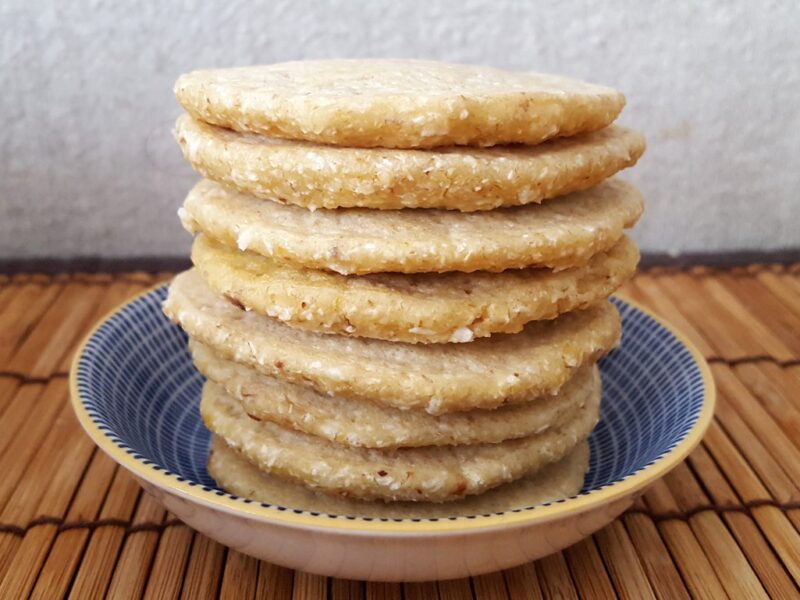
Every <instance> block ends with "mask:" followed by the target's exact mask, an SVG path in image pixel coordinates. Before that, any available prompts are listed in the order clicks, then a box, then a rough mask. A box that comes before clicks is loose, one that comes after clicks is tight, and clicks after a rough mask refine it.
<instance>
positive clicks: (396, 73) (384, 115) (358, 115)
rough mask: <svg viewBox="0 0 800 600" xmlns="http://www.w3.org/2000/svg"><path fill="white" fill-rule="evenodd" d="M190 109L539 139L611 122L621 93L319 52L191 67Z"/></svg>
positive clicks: (278, 126)
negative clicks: (326, 56)
mask: <svg viewBox="0 0 800 600" xmlns="http://www.w3.org/2000/svg"><path fill="white" fill-rule="evenodd" d="M175 95H176V96H177V98H178V102H180V104H181V105H182V106H183V107H184V108H185V109H186V111H187V112H188V113H189V114H191V115H192V116H193V117H195V118H197V119H200V120H202V121H206V122H207V123H212V124H214V125H221V126H223V127H227V128H229V129H234V130H236V131H251V132H255V133H263V134H266V135H270V136H274V137H280V138H289V139H295V140H306V141H313V142H322V143H325V144H333V145H339V146H359V147H384V148H432V147H436V146H449V145H473V146H493V145H495V144H508V143H522V144H537V143H539V142H541V141H544V140H546V139H549V138H553V137H565V136H571V135H575V134H578V133H583V132H588V131H596V130H598V129H602V128H603V127H605V126H607V125H609V124H610V123H611V122H613V121H614V119H615V118H616V117H617V115H618V114H619V113H620V111H621V110H622V108H623V106H624V105H625V97H624V96H623V95H622V94H621V93H620V92H617V91H615V90H612V89H610V88H607V87H603V86H599V85H593V84H589V83H584V82H581V81H575V80H571V79H567V78H564V77H559V76H555V75H546V74H539V73H523V72H512V71H504V70H501V69H495V68H491V67H482V66H467V65H454V64H444V63H438V62H433V61H424V60H387V59H370V60H317V61H298V62H288V63H281V64H274V65H262V66H252V67H240V68H233V69H213V70H202V71H193V72H191V73H187V74H185V75H182V76H181V77H180V78H179V79H178V81H177V82H176V84H175Z"/></svg>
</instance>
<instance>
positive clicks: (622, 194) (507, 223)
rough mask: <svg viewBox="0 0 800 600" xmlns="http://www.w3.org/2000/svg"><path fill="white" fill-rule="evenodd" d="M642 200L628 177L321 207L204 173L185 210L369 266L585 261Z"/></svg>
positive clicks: (196, 217) (353, 270)
mask: <svg viewBox="0 0 800 600" xmlns="http://www.w3.org/2000/svg"><path fill="white" fill-rule="evenodd" d="M642 209H643V204H642V197H641V194H640V193H639V191H638V190H637V189H636V188H635V187H633V186H632V185H631V184H629V183H625V182H623V181H621V180H618V179H611V180H607V181H604V182H603V183H601V184H599V185H598V186H596V187H594V188H592V189H589V190H585V191H583V192H576V193H574V194H569V195H567V196H562V197H561V198H558V199H555V200H552V201H549V202H545V203H543V204H529V205H527V206H518V207H512V208H501V209H497V210H492V211H486V212H477V213H461V212H457V211H447V210H433V209H406V210H397V211H378V210H369V209H360V208H349V209H338V210H326V209H319V210H317V211H313V212H312V211H308V210H306V209H304V208H301V207H298V206H288V205H282V204H279V203H277V202H271V201H267V200H261V199H259V198H254V197H252V196H247V195H245V194H240V193H237V192H234V191H231V190H229V189H227V188H225V187H223V186H221V185H220V184H218V183H214V182H212V181H209V180H203V181H201V182H199V183H198V184H197V185H196V186H195V187H194V188H193V189H192V191H191V192H189V195H188V196H187V197H186V200H185V201H184V204H183V207H182V208H181V209H180V210H179V213H178V214H179V215H180V217H181V221H182V223H183V226H184V227H185V228H186V229H187V230H188V231H190V232H202V233H206V234H208V235H209V236H210V237H212V238H214V239H216V240H218V241H220V242H222V243H224V244H226V245H228V246H232V247H238V248H239V249H240V250H250V251H252V252H255V253H257V254H261V255H263V256H266V257H271V258H280V259H286V260H290V261H292V262H294V263H296V264H299V265H302V266H305V267H308V268H313V269H325V270H329V271H335V272H337V273H341V274H345V275H347V274H357V275H360V274H366V273H385V272H398V273H423V272H445V271H464V272H472V271H478V270H484V271H491V272H498V271H504V270H506V269H515V268H523V267H534V266H535V267H552V268H558V269H563V268H568V267H575V266H581V265H584V264H586V263H587V262H588V261H589V259H591V257H592V256H594V255H595V254H597V253H598V252H605V251H607V250H609V249H610V248H611V247H612V246H614V244H616V243H617V242H618V241H619V239H620V238H621V237H622V235H623V232H624V230H625V228H627V227H631V226H633V225H634V223H636V221H637V220H638V219H639V216H640V215H641V213H642Z"/></svg>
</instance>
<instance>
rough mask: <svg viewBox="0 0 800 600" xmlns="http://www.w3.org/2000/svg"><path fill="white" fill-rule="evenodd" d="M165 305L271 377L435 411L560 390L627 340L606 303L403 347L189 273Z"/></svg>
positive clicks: (224, 351)
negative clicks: (281, 312) (309, 322)
mask: <svg viewBox="0 0 800 600" xmlns="http://www.w3.org/2000/svg"><path fill="white" fill-rule="evenodd" d="M164 311H165V313H166V314H167V316H169V317H170V318H171V319H172V320H173V321H175V322H176V323H178V324H179V325H180V326H181V327H183V329H184V330H185V331H186V332H187V333H188V334H189V335H190V336H191V337H193V338H195V339H197V340H198V341H200V342H203V343H205V344H206V345H208V346H210V347H211V348H212V349H213V350H214V351H215V352H216V353H217V354H219V355H220V356H222V357H223V358H227V359H229V360H235V361H237V362H240V363H244V364H247V365H249V366H251V367H254V368H256V369H258V370H260V371H261V372H263V373H264V374H266V375H269V376H272V377H278V378H281V379H285V380H287V381H291V382H294V383H301V384H304V385H308V386H311V387H314V388H315V389H317V390H318V391H320V392H322V393H328V392H330V393H332V394H339V395H342V396H346V397H357V398H362V399H366V400H371V401H374V402H378V403H381V404H384V405H387V406H394V407H396V408H422V409H425V410H427V411H428V412H429V413H431V414H440V413H445V412H455V411H463V410H470V409H473V408H494V407H497V406H501V405H503V404H506V403H514V402H520V401H524V400H530V399H532V398H536V397H538V396H541V395H543V394H547V393H552V392H555V391H556V390H557V389H558V388H560V387H561V386H562V385H563V384H564V383H565V382H566V381H567V380H568V379H569V378H570V377H571V376H572V375H573V371H574V369H575V368H577V367H580V366H581V365H584V364H590V363H593V362H595V361H596V360H597V359H598V358H600V356H602V355H604V354H605V353H607V352H608V351H609V350H611V348H613V347H614V346H615V345H616V343H617V341H618V340H619V336H620V319H619V314H618V313H617V310H616V309H615V308H614V306H613V305H612V304H610V303H608V302H601V303H599V304H596V305H592V306H591V307H589V308H587V309H586V310H581V311H573V312H570V313H567V314H565V315H562V316H560V317H559V318H557V319H554V320H551V321H536V322H533V323H530V324H528V325H527V326H526V327H525V328H524V329H523V330H522V331H521V332H520V333H516V334H513V335H506V334H498V335H494V336H492V337H490V338H481V339H479V340H476V341H474V342H472V343H470V344H404V343H399V342H386V341H383V340H373V339H366V338H352V337H350V338H348V337H342V336H329V335H322V334H317V333H312V332H308V331H303V330H299V329H294V328H292V327H289V326H287V325H284V324H282V323H280V322H278V321H276V320H274V319H270V318H268V317H265V316H263V315H259V314H256V313H254V312H252V311H250V312H248V311H245V310H242V309H241V308H239V306H237V305H234V304H232V303H231V302H229V301H228V300H226V299H225V298H224V297H223V296H221V295H219V294H216V293H214V292H213V291H212V290H211V289H210V288H209V287H208V286H207V285H206V283H205V282H204V281H203V279H202V277H201V276H200V274H199V273H198V272H197V271H196V270H194V269H192V270H189V271H186V272H184V273H182V274H180V275H178V276H177V277H176V278H175V279H174V280H173V282H172V284H171V285H170V289H169V294H168V297H167V299H166V300H165V302H164Z"/></svg>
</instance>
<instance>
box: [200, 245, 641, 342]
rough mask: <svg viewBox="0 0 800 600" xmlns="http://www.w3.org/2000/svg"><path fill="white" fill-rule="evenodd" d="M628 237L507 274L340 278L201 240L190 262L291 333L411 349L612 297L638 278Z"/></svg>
mask: <svg viewBox="0 0 800 600" xmlns="http://www.w3.org/2000/svg"><path fill="white" fill-rule="evenodd" d="M638 260H639V252H638V250H637V248H636V246H635V245H634V243H633V242H632V241H631V240H630V239H628V238H627V237H623V238H622V239H621V240H620V241H619V242H617V244H616V245H614V246H613V247H612V248H611V249H610V250H609V251H608V252H601V253H599V254H596V255H594V256H593V257H592V258H591V259H590V260H589V263H588V264H586V265H584V266H582V267H573V268H571V269H565V270H563V271H553V270H551V269H512V270H508V271H503V272H502V273H487V272H483V271H476V272H474V273H458V272H452V273H436V274H432V273H418V274H399V273H374V274H371V275H350V276H347V275H339V274H338V273H332V272H330V271H321V270H317V269H307V268H304V267H300V266H297V265H294V264H293V263H290V262H287V261H284V260H280V259H270V258H266V257H263V256H261V255H259V254H256V253H254V252H241V251H239V250H236V249H234V248H229V247H227V246H225V245H224V244H220V243H219V242H216V241H214V240H212V239H211V238H209V237H208V236H206V235H200V236H198V237H197V239H195V242H194V245H193V246H192V262H194V264H195V266H196V267H197V269H198V270H199V271H200V272H201V273H202V275H203V279H204V280H205V281H206V283H208V285H209V286H210V287H211V288H212V289H213V290H214V291H216V292H217V293H219V294H223V295H224V296H226V297H227V298H229V299H231V300H232V301H237V302H239V303H241V304H242V305H243V306H245V307H246V308H248V309H250V310H253V311H254V312H258V313H260V314H264V315H268V316H270V317H273V318H275V319H278V320H280V321H282V322H284V323H286V324H287V325H291V326H292V327H299V328H301V329H307V330H309V331H316V332H319V333H327V334H337V335H346V336H357V337H369V338H376V339H382V340H389V341H399V342H408V343H434V342H451V343H456V342H471V341H472V340H473V339H475V338H481V337H488V336H490V335H492V334H493V333H516V332H518V331H520V330H521V329H522V328H523V327H524V326H525V324H526V323H528V322H529V321H538V320H546V319H553V318H555V317H557V316H558V315H559V314H561V313H565V312H569V311H572V310H575V309H582V308H586V307H587V306H589V305H590V304H592V303H594V302H597V301H599V300H601V299H603V298H606V297H607V296H609V295H610V294H612V293H613V292H614V291H616V289H617V288H619V286H621V285H622V284H623V283H624V282H625V281H627V280H628V279H629V278H630V277H631V276H632V275H633V273H634V272H635V270H636V265H637V263H638Z"/></svg>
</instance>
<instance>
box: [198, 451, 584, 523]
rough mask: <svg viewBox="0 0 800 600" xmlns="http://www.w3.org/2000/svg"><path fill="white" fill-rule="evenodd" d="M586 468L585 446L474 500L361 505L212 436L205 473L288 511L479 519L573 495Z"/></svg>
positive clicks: (229, 488)
mask: <svg viewBox="0 0 800 600" xmlns="http://www.w3.org/2000/svg"><path fill="white" fill-rule="evenodd" d="M588 468H589V445H588V444H587V443H586V442H582V443H580V444H578V446H577V447H576V448H575V449H574V450H572V451H571V452H570V453H569V454H567V455H566V456H565V457H564V458H562V459H561V460H560V461H558V462H556V463H553V464H551V465H548V466H547V467H545V468H543V469H541V470H540V471H538V472H537V473H536V474H535V475H531V476H529V477H525V478H523V479H519V480H517V481H515V482H513V483H508V484H505V485H503V486H500V487H498V488H495V489H493V490H489V491H488V492H486V493H484V494H480V495H478V496H469V497H467V498H464V499H462V500H456V501H454V502H447V503H433V502H388V503H387V502H380V501H378V502H365V501H360V500H353V499H349V498H343V497H341V496H329V495H327V494H322V493H318V492H315V491H313V490H310V489H308V488H306V487H304V486H302V485H299V484H296V483H290V482H288V481H284V480H283V479H280V478H279V477H275V476H272V475H268V474H266V473H263V472H262V471H259V470H258V468H256V467H255V466H253V465H252V464H251V463H249V462H248V461H247V460H246V459H245V458H244V457H243V456H242V455H241V454H239V453H238V452H237V451H236V450H233V449H232V448H230V447H229V446H228V445H227V444H226V443H225V442H224V441H223V440H222V439H221V438H219V437H217V436H214V439H213V442H212V445H211V454H210V456H209V458H208V472H209V473H210V474H211V476H212V477H213V478H214V479H215V480H216V482H217V484H218V485H219V486H220V487H221V488H223V489H225V490H227V491H228V492H230V493H232V494H236V495H237V496H241V497H242V498H250V499H252V500H257V501H259V502H264V503H267V504H272V505H277V506H284V507H288V508H292V509H299V510H306V511H314V512H320V513H325V514H336V515H346V516H352V517H384V518H407V519H412V518H434V517H450V516H467V515H481V514H487V513H495V512H503V511H507V510H511V509H514V508H524V507H527V506H534V505H536V504H542V503H543V502H549V501H552V500H558V499H561V498H567V497H569V496H573V495H575V494H577V493H578V492H579V491H580V489H581V487H582V486H583V479H584V476H585V474H586V471H587V470H588Z"/></svg>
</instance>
